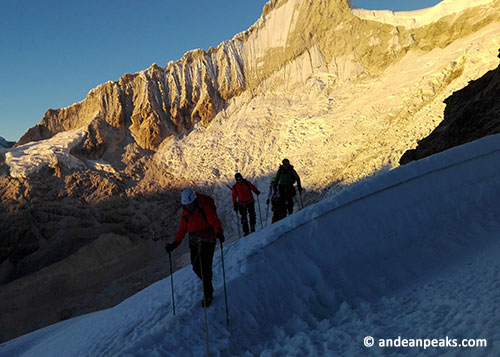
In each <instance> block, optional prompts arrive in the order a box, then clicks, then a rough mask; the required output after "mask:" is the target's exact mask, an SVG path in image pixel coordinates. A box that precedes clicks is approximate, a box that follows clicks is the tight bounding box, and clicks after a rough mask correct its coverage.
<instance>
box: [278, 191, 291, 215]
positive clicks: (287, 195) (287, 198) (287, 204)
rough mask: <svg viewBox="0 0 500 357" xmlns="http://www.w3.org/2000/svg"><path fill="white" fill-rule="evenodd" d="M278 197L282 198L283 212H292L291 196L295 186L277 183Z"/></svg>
mask: <svg viewBox="0 0 500 357" xmlns="http://www.w3.org/2000/svg"><path fill="white" fill-rule="evenodd" d="M279 190H280V198H281V199H282V200H283V207H284V213H285V216H286V213H287V212H288V214H289V215H290V214H292V213H293V196H295V187H293V185H279Z"/></svg>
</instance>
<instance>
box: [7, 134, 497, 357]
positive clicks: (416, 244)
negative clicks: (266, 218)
mask: <svg viewBox="0 0 500 357" xmlns="http://www.w3.org/2000/svg"><path fill="white" fill-rule="evenodd" d="M499 161H500V136H499V135H496V136H490V137H486V138H483V139H481V140H479V141H477V142H473V143H470V144H467V145H464V146H460V147H457V148H454V149H452V150H449V151H447V152H443V153H441V154H438V155H434V156H432V157H429V158H426V159H423V160H421V161H417V162H414V163H411V164H409V165H406V166H403V167H399V168H397V169H394V170H392V171H389V172H386V173H384V174H380V175H377V176H374V177H373V178H371V179H369V180H366V181H363V182H361V183H359V184H357V185H354V186H352V187H351V188H350V189H347V190H345V191H343V192H342V193H340V194H338V195H336V196H333V197H331V198H328V199H325V200H323V201H321V202H319V203H317V204H315V205H312V206H310V207H307V208H306V209H303V210H301V211H299V212H298V213H297V214H294V215H293V216H291V217H288V218H287V219H284V220H282V221H280V222H278V223H276V224H273V225H271V226H268V227H266V228H265V229H263V230H261V231H259V232H257V233H255V234H252V235H250V236H248V237H246V238H245V239H241V240H239V241H237V242H236V243H233V244H231V245H228V246H226V247H225V249H224V257H225V270H226V281H227V291H228V299H229V314H230V316H229V317H230V324H229V326H226V316H225V306H224V294H223V288H222V273H221V264H220V254H219V252H217V253H216V255H215V258H214V273H215V275H214V283H215V288H216V296H215V300H214V303H213V306H212V307H210V308H209V309H208V313H207V315H208V325H209V341H210V352H211V354H212V355H214V356H252V355H261V356H285V355H286V356H305V355H308V356H315V355H328V356H336V355H351V356H354V355H369V354H389V353H397V354H406V355H408V354H411V355H417V354H418V355H436V354H441V353H448V354H450V355H455V354H458V353H467V354H474V355H498V354H499V353H500V345H499V344H498V342H497V341H498V340H499V339H500V331H499V330H498V328H497V327H498V321H499V320H500V312H499V310H498V309H497V304H498V303H499V302H500V289H498V288H499V287H500V274H499V273H500V261H499V260H498V256H499V254H500V242H499V241H498V239H497V237H498V235H499V233H500V183H499V176H500V166H499V165H498V162H499ZM184 244H186V243H184ZM166 263H167V261H166ZM173 278H174V284H175V303H176V311H177V314H176V315H175V316H174V315H173V314H172V305H171V290H170V279H169V278H167V279H164V280H163V281H160V282H158V283H156V284H154V285H152V286H150V287H148V288H146V289H144V290H142V291H141V292H139V293H138V294H136V295H134V296H132V297H131V298H129V299H127V300H125V301H124V302H123V303H121V304H119V305H117V306H115V307H114V308H111V309H108V310H104V311H99V312H96V313H92V314H88V315H84V316H81V317H78V318H74V319H71V320H67V321H64V322H61V323H59V324H56V325H52V326H49V327H46V328H44V329H41V330H38V331H35V332H33V333H30V334H28V335H25V336H21V337H19V338H17V339H15V340H12V341H10V342H7V343H5V344H3V345H0V356H77V355H78V356H104V355H105V356H118V355H120V356H201V355H204V353H205V351H206V344H205V332H204V326H205V322H204V314H203V310H202V309H201V308H200V306H199V299H200V283H199V282H198V281H197V279H196V278H195V276H194V274H193V273H192V271H191V270H190V267H186V268H184V269H182V270H180V271H178V272H176V273H175V274H174V276H173ZM366 336H373V337H374V338H375V343H376V347H373V348H371V349H369V348H367V347H365V346H364V340H365V337H366ZM398 336H401V338H406V339H445V338H447V337H448V338H449V339H458V340H457V341H458V342H457V343H462V339H465V338H467V339H485V340H486V341H487V347H478V348H474V349H471V348H459V347H456V348H451V347H441V348H440V347H428V348H425V349H424V347H420V348H417V347H414V348H403V347H399V348H383V347H379V343H380V340H379V339H380V338H398ZM443 341H444V340H443ZM479 343H483V342H479Z"/></svg>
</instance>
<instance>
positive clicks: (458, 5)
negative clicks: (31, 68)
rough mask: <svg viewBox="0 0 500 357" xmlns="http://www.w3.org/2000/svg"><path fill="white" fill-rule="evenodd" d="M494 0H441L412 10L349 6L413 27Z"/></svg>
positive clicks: (378, 18) (369, 15)
mask: <svg viewBox="0 0 500 357" xmlns="http://www.w3.org/2000/svg"><path fill="white" fill-rule="evenodd" d="M493 1H495V0H443V1H441V2H440V3H438V4H436V5H435V6H432V7H429V8H426V9H421V10H414V11H396V12H394V11H390V10H365V9H360V8H356V6H355V5H354V6H351V11H352V13H353V14H354V15H356V16H358V17H360V18H363V19H367V20H372V21H378V22H383V23H386V24H391V25H394V26H406V27H409V28H415V27H420V26H425V25H428V24H430V23H433V22H436V21H439V19H441V18H443V17H445V16H448V15H452V14H456V13H459V12H461V11H464V10H466V9H470V8H473V7H476V6H481V5H486V4H489V3H491V2H493Z"/></svg>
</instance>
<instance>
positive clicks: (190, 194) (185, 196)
mask: <svg viewBox="0 0 500 357" xmlns="http://www.w3.org/2000/svg"><path fill="white" fill-rule="evenodd" d="M194 200H196V195H195V194H194V191H193V190H191V189H190V188H186V189H185V190H184V191H182V195H181V203H182V204H183V205H188V204H190V203H193V202H194Z"/></svg>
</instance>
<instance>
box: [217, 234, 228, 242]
mask: <svg viewBox="0 0 500 357" xmlns="http://www.w3.org/2000/svg"><path fill="white" fill-rule="evenodd" d="M216 237H217V239H218V240H220V242H221V243H224V241H225V240H226V238H224V233H222V232H221V233H217V235H216Z"/></svg>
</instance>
